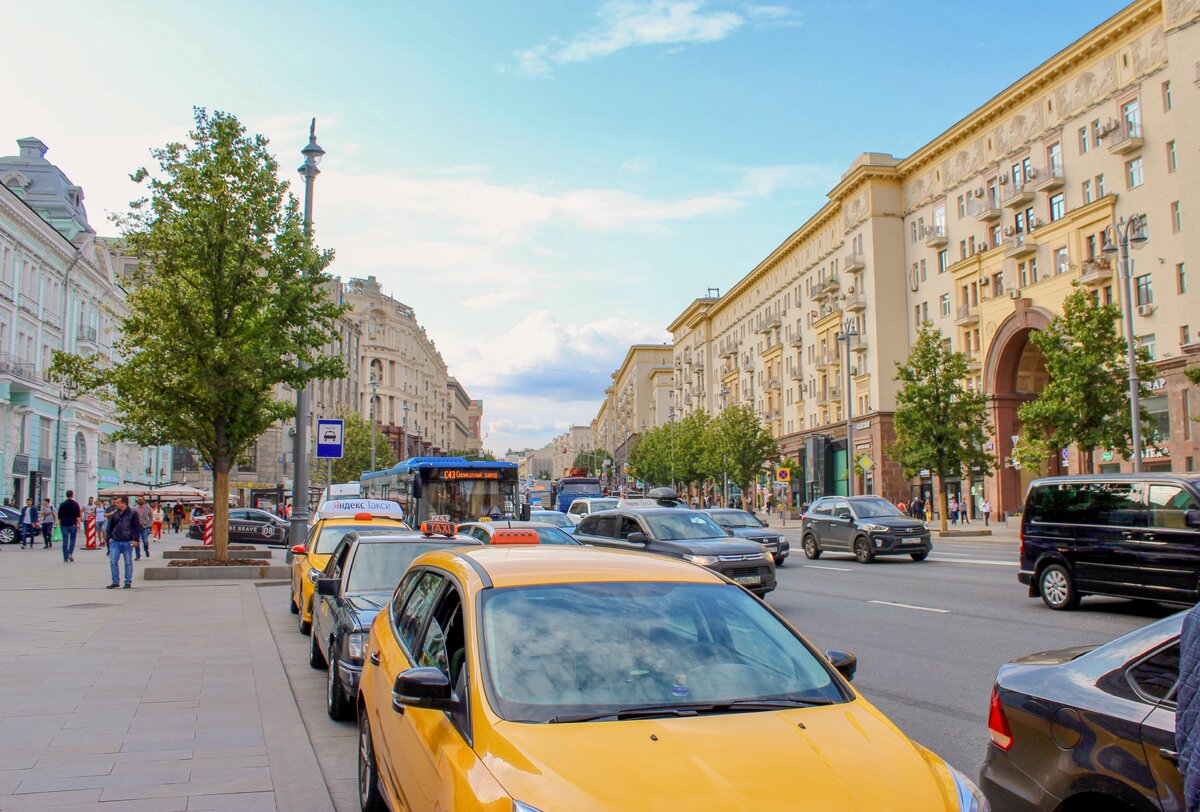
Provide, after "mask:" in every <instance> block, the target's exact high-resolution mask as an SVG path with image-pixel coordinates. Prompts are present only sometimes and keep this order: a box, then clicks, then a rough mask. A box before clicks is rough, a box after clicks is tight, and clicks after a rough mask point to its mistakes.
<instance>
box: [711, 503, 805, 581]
mask: <svg viewBox="0 0 1200 812" xmlns="http://www.w3.org/2000/svg"><path fill="white" fill-rule="evenodd" d="M703 512H704V513H706V514H707V515H708V516H710V517H712V520H713V521H714V522H716V523H717V524H719V525H721V527H723V528H725V532H727V533H729V535H731V536H737V537H738V538H740V539H749V540H750V541H757V542H758V543H759V544H761V545H762V546H764V547H766V548H767V552H769V553H770V554H771V555H772V557H774V559H775V566H777V567H782V566H783V562H784V561H786V560H787V557H788V553H790V552H791V550H792V546H791V544H790V543H789V542H788V540H787V538H786V537H784V536H783V535H781V534H780V533H776V532H775V531H774V530H771V529H770V528H769V527H767V525H765V524H763V522H762V520H761V519H759V518H758V517H757V516H755V515H754V514H753V513H751V512H750V511H748V510H733V509H732V508H721V509H714V510H706V511H703Z"/></svg>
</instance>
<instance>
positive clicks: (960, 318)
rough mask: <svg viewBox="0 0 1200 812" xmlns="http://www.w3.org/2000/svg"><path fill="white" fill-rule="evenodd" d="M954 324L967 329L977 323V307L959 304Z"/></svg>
mask: <svg viewBox="0 0 1200 812" xmlns="http://www.w3.org/2000/svg"><path fill="white" fill-rule="evenodd" d="M954 323H955V324H956V325H957V326H959V327H967V326H969V325H972V324H978V323H979V306H978V305H971V304H960V305H959V306H958V312H957V313H956V315H955V318H954Z"/></svg>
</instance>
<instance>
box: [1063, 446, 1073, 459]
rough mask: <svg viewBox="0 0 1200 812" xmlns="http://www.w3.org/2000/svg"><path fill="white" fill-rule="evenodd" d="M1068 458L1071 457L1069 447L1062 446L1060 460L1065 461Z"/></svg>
mask: <svg viewBox="0 0 1200 812" xmlns="http://www.w3.org/2000/svg"><path fill="white" fill-rule="evenodd" d="M1069 459H1071V449H1069V448H1064V449H1063V450H1062V461H1063V462H1066V461H1067V460H1069Z"/></svg>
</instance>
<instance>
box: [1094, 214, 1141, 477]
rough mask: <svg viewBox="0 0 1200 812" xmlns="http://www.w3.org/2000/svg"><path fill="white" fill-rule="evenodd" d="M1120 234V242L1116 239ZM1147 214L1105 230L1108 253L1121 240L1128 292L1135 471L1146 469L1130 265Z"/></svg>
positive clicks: (1125, 306) (1124, 303)
mask: <svg viewBox="0 0 1200 812" xmlns="http://www.w3.org/2000/svg"><path fill="white" fill-rule="evenodd" d="M1113 237H1116V241H1115V242H1114V240H1113V239H1112V238H1113ZM1147 239H1148V238H1147V237H1146V215H1144V214H1131V215H1129V216H1128V217H1122V218H1121V219H1120V220H1118V221H1117V222H1115V223H1113V224H1112V225H1110V226H1108V227H1106V228H1105V229H1104V247H1103V248H1102V249H1101V250H1102V251H1103V252H1104V253H1105V254H1108V255H1109V256H1112V255H1114V254H1116V253H1117V251H1118V248H1117V243H1119V244H1120V246H1121V247H1120V249H1119V250H1120V253H1121V265H1120V271H1119V273H1120V275H1121V286H1122V290H1123V292H1124V296H1123V297H1122V302H1121V305H1122V307H1121V309H1122V310H1123V311H1124V316H1125V362H1126V364H1127V365H1128V367H1129V422H1130V432H1131V434H1132V437H1133V470H1134V472H1135V473H1140V472H1141V470H1142V404H1141V388H1142V384H1141V381H1139V380H1138V370H1137V348H1136V347H1135V346H1134V343H1133V342H1134V337H1133V280H1132V278H1131V277H1132V275H1133V269H1132V268H1131V267H1130V265H1129V246H1130V245H1131V244H1132V245H1133V247H1134V248H1141V247H1142V246H1143V245H1145V244H1146V240H1147Z"/></svg>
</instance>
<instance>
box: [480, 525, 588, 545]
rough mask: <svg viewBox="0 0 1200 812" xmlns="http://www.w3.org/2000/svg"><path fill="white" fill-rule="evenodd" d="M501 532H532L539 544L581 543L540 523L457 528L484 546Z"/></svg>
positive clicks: (560, 531) (565, 532)
mask: <svg viewBox="0 0 1200 812" xmlns="http://www.w3.org/2000/svg"><path fill="white" fill-rule="evenodd" d="M501 530H532V531H533V532H534V533H536V534H537V537H538V543H539V544H564V545H567V546H580V544H581V542H578V541H576V540H575V538H574V537H572V536H571V534H570V533H568V532H567V531H566V530H560V529H559V528H557V527H553V526H551V525H548V524H542V523H541V522H512V521H507V520H504V521H499V522H466V523H464V524H460V525H459V526H458V532H459V533H462V534H464V535H467V536H470V537H471V538H473V539H477V540H479V541H482V542H483V543H484V544H491V543H492V537H493V536H495V535H496V533H497V531H501Z"/></svg>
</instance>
